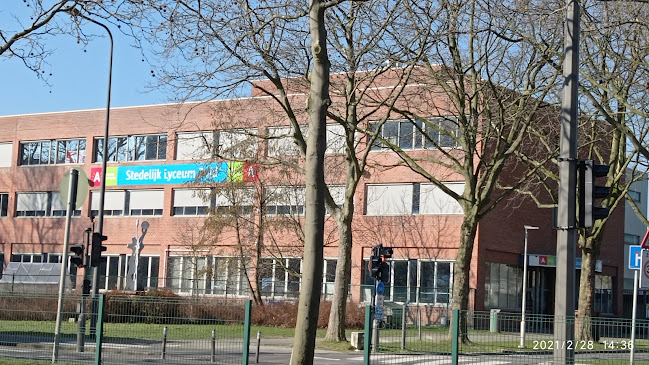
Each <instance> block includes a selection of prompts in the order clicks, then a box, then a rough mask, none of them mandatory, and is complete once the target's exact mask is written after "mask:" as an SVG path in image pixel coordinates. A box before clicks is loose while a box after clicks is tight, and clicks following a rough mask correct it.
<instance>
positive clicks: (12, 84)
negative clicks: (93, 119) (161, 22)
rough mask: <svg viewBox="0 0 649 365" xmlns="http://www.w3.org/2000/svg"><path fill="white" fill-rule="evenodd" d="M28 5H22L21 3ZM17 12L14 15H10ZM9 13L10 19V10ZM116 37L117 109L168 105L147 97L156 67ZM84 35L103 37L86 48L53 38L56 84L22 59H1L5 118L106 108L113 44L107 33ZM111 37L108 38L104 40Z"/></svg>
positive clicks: (94, 29)
mask: <svg viewBox="0 0 649 365" xmlns="http://www.w3.org/2000/svg"><path fill="white" fill-rule="evenodd" d="M17 3H22V1H20V2H17ZM9 11H11V10H9ZM3 12H4V14H0V21H2V17H3V16H2V15H6V14H7V10H6V9H5V10H4V11H3ZM111 31H112V33H113V36H114V37H115V46H114V55H113V80H112V93H111V107H119V106H133V105H148V104H158V103H166V102H168V100H169V99H168V97H167V96H166V95H163V94H161V93H159V92H155V91H153V92H147V85H148V83H149V82H151V81H152V78H153V77H152V76H151V68H150V67H149V66H148V64H147V63H146V62H142V56H141V53H140V51H139V50H137V49H135V48H133V47H132V46H131V41H130V40H129V39H128V38H127V37H125V36H123V35H121V34H120V33H119V31H118V30H117V29H112V28H111ZM84 32H87V33H92V34H96V35H98V37H95V38H94V39H93V40H92V41H91V43H90V44H89V45H88V47H87V48H86V51H85V52H84V50H83V46H82V45H81V44H77V43H76V40H75V39H73V38H72V37H69V36H61V37H57V38H48V46H50V47H51V48H53V50H54V54H53V55H52V56H51V57H49V58H48V59H47V61H48V62H49V63H50V64H51V72H52V76H51V77H50V78H49V83H50V85H51V87H50V86H48V85H46V84H45V83H44V82H43V81H41V80H39V79H38V78H37V77H36V76H35V75H34V73H33V72H32V71H30V70H28V69H27V68H26V67H25V66H24V65H23V64H22V62H21V61H20V60H19V59H7V58H5V57H1V58H0V75H1V77H2V82H1V83H0V116H4V115H16V114H29V113H44V112H54V111H65V110H78V109H97V108H105V107H106V97H107V89H108V63H109V62H108V60H109V49H110V42H109V39H108V36H107V35H106V32H105V31H104V30H103V29H102V28H101V27H99V26H97V25H95V24H92V23H84ZM104 35H105V36H104Z"/></svg>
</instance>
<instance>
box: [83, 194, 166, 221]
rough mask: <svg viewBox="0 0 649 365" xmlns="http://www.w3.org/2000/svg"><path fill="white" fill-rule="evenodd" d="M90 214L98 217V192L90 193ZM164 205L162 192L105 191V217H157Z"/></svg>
mask: <svg viewBox="0 0 649 365" xmlns="http://www.w3.org/2000/svg"><path fill="white" fill-rule="evenodd" d="M91 199H92V201H91V202H90V204H91V205H90V207H91V208H90V209H91V210H90V214H91V215H92V216H97V215H99V192H98V191H93V192H92V197H91ZM163 205H164V190H162V189H143V190H107V191H106V195H105V196H104V215H105V216H121V215H132V216H159V215H162V210H163Z"/></svg>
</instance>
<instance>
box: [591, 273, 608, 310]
mask: <svg viewBox="0 0 649 365" xmlns="http://www.w3.org/2000/svg"><path fill="white" fill-rule="evenodd" d="M593 307H594V309H595V312H598V313H600V314H613V277H611V276H608V275H595V299H594V306H593Z"/></svg>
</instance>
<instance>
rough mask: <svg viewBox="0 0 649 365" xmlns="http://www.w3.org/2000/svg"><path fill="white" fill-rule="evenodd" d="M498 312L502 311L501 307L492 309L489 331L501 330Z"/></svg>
mask: <svg viewBox="0 0 649 365" xmlns="http://www.w3.org/2000/svg"><path fill="white" fill-rule="evenodd" d="M498 313H500V309H492V310H491V312H490V314H489V332H500V328H499V326H498Z"/></svg>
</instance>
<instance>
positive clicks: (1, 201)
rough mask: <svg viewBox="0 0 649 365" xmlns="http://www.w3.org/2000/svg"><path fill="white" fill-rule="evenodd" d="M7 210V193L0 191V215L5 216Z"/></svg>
mask: <svg viewBox="0 0 649 365" xmlns="http://www.w3.org/2000/svg"><path fill="white" fill-rule="evenodd" d="M8 210H9V194H7V193H0V217H6V216H7V211H8Z"/></svg>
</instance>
